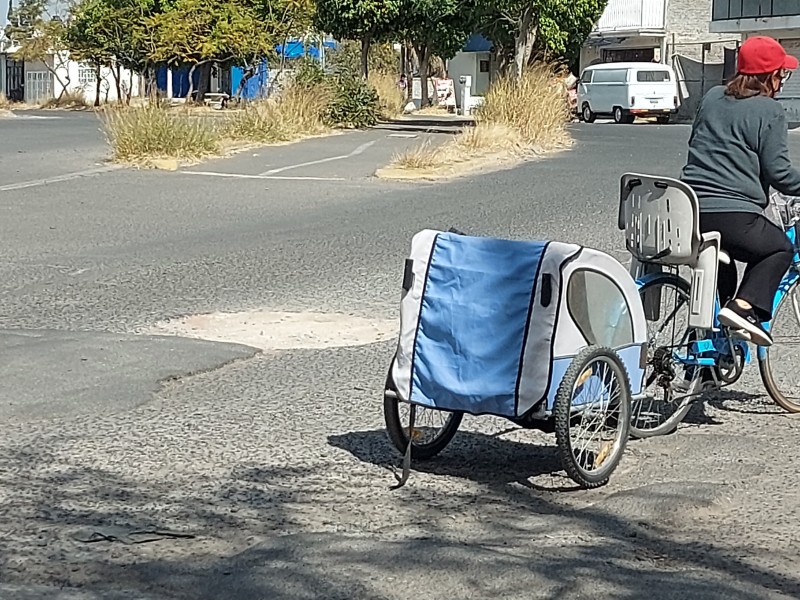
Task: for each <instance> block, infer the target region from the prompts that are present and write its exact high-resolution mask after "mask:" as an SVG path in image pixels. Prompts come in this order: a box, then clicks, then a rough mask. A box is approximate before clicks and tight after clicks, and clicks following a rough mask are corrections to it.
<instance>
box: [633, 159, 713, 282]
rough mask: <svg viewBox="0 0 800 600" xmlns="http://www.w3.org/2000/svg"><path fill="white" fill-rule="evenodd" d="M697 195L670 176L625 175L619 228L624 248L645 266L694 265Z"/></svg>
mask: <svg viewBox="0 0 800 600" xmlns="http://www.w3.org/2000/svg"><path fill="white" fill-rule="evenodd" d="M699 214H700V210H699V203H698V201H697V195H696V194H695V193H694V191H693V190H692V188H690V187H689V186H688V185H686V184H685V183H683V182H681V181H678V180H677V179H670V178H669V177H653V176H650V175H639V174H636V173H626V174H625V175H623V176H622V180H621V182H620V203H619V228H620V229H621V230H624V231H625V245H626V247H627V249H628V252H630V253H631V254H632V255H633V257H634V258H635V259H636V260H638V261H640V262H643V263H656V264H662V265H689V266H694V265H696V263H697V260H698V254H699V251H700V245H701V241H702V238H701V236H700V223H699Z"/></svg>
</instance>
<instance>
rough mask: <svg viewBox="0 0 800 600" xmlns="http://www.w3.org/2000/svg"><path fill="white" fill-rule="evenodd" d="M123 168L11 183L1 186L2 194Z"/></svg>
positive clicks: (94, 170) (90, 170)
mask: <svg viewBox="0 0 800 600" xmlns="http://www.w3.org/2000/svg"><path fill="white" fill-rule="evenodd" d="M121 168H122V167H121V166H119V165H109V166H107V167H98V168H96V169H86V170H85V171H75V172H74V173H65V174H64V175H56V176H54V177H46V178H44V179H32V180H31V181H22V182H20V183H9V184H8V185H3V186H0V192H10V191H13V190H23V189H25V188H32V187H39V186H41V185H48V184H51V183H60V182H62V181H70V180H72V179H80V178H81V177H89V176H91V175H99V174H100V173H107V172H108V171H115V170H117V169H121Z"/></svg>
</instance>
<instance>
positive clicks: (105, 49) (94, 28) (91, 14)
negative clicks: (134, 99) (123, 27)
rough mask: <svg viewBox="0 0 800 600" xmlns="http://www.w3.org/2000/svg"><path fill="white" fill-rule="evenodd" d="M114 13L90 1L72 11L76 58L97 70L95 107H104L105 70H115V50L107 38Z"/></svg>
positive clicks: (69, 36)
mask: <svg viewBox="0 0 800 600" xmlns="http://www.w3.org/2000/svg"><path fill="white" fill-rule="evenodd" d="M111 15H112V11H111V9H110V7H109V6H108V5H107V4H106V3H105V2H104V0H88V1H86V2H84V3H82V4H81V5H79V6H76V7H74V8H73V10H72V19H70V24H69V26H68V27H67V30H66V41H67V45H68V46H69V51H70V55H71V56H72V58H74V59H76V60H80V61H84V62H88V63H90V64H91V65H92V66H93V67H94V70H95V81H96V85H95V87H96V89H95V97H94V105H95V106H100V75H101V69H102V68H103V67H104V66H108V67H112V64H113V61H114V54H113V48H112V45H111V44H110V40H109V39H108V36H107V35H106V28H107V26H108V21H109V18H110V16H111ZM115 82H116V88H117V99H118V101H120V100H121V94H120V82H119V77H115Z"/></svg>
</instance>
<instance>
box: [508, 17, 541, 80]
mask: <svg viewBox="0 0 800 600" xmlns="http://www.w3.org/2000/svg"><path fill="white" fill-rule="evenodd" d="M538 32H539V23H538V20H537V18H536V14H535V10H534V7H533V6H526V7H525V8H523V9H522V14H521V15H520V19H519V32H518V33H517V37H516V40H515V41H514V75H515V76H516V77H521V76H522V71H523V69H524V68H525V65H527V64H528V61H529V60H530V58H531V52H533V45H534V43H536V35H537V33H538Z"/></svg>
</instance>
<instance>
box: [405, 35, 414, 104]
mask: <svg viewBox="0 0 800 600" xmlns="http://www.w3.org/2000/svg"><path fill="white" fill-rule="evenodd" d="M403 46H404V47H405V48H406V65H405V66H406V73H408V78H407V79H406V81H407V82H408V85H406V103H408V102H411V100H412V98H413V96H414V52H413V51H412V50H413V48H412V46H411V44H409V43H408V42H403Z"/></svg>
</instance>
